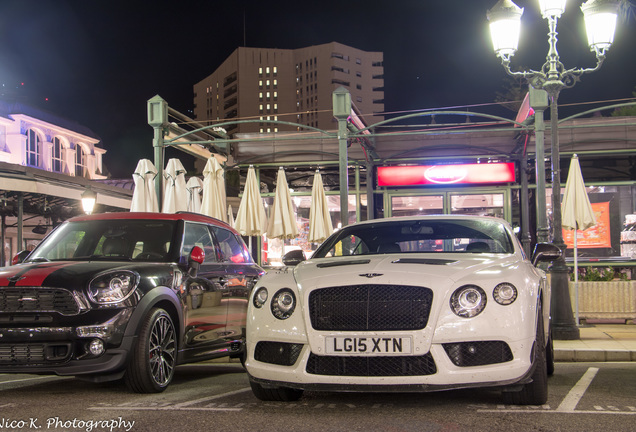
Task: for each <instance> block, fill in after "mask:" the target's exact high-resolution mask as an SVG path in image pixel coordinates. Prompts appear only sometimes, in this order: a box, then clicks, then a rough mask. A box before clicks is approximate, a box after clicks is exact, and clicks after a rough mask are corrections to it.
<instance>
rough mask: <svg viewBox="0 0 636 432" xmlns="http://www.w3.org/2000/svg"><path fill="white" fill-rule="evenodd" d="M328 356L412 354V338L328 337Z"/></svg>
mask: <svg viewBox="0 0 636 432" xmlns="http://www.w3.org/2000/svg"><path fill="white" fill-rule="evenodd" d="M325 340H326V347H325V348H326V351H327V354H340V355H347V354H348V355H369V356H373V355H386V354H393V355H400V354H411V352H412V347H411V345H412V344H411V342H412V341H411V337H410V336H403V337H395V336H392V337H386V336H379V337H348V336H338V337H327V338H326V339H325Z"/></svg>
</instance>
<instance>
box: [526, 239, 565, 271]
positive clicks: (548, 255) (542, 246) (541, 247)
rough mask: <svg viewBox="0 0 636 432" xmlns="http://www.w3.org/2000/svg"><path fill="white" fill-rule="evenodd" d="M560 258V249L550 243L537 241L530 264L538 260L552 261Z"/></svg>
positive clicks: (535, 263) (536, 262)
mask: <svg viewBox="0 0 636 432" xmlns="http://www.w3.org/2000/svg"><path fill="white" fill-rule="evenodd" d="M559 258H561V249H559V248H558V247H557V246H555V245H553V244H552V243H537V245H536V246H535V247H534V252H533V253H532V264H533V265H534V266H536V265H537V264H538V263H540V262H552V261H555V260H557V259H559Z"/></svg>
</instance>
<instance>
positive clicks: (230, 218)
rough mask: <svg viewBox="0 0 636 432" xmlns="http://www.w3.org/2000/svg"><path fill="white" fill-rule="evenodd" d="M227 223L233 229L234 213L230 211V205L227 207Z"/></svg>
mask: <svg viewBox="0 0 636 432" xmlns="http://www.w3.org/2000/svg"><path fill="white" fill-rule="evenodd" d="M227 223H228V224H230V226H231V227H232V228H234V212H233V211H232V205H231V204H230V205H229V206H227Z"/></svg>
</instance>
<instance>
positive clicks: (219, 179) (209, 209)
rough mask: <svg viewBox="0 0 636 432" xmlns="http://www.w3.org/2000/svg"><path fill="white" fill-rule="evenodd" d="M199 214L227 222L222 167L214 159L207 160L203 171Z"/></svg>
mask: <svg viewBox="0 0 636 432" xmlns="http://www.w3.org/2000/svg"><path fill="white" fill-rule="evenodd" d="M201 213H203V214H204V215H207V216H211V217H213V218H217V219H219V220H222V221H224V222H227V208H226V205H225V177H224V172H223V167H222V166H221V164H220V163H219V161H217V160H216V158H214V157H211V158H209V159H208V162H207V163H206V164H205V168H204V169H203V200H202V201H201Z"/></svg>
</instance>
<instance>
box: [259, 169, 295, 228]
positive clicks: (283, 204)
mask: <svg viewBox="0 0 636 432" xmlns="http://www.w3.org/2000/svg"><path fill="white" fill-rule="evenodd" d="M267 236H268V237H269V238H280V239H293V238H296V237H298V225H297V224H296V213H294V207H293V206H292V200H291V194H290V193H289V187H288V186H287V178H286V177H285V171H284V170H283V168H282V167H281V168H279V169H278V175H277V177H276V191H275V192H274V204H273V205H272V207H271V209H270V213H269V225H268V226H267Z"/></svg>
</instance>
